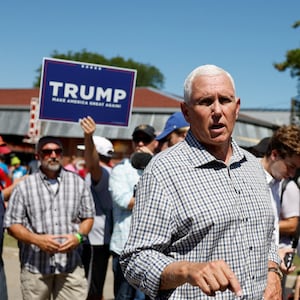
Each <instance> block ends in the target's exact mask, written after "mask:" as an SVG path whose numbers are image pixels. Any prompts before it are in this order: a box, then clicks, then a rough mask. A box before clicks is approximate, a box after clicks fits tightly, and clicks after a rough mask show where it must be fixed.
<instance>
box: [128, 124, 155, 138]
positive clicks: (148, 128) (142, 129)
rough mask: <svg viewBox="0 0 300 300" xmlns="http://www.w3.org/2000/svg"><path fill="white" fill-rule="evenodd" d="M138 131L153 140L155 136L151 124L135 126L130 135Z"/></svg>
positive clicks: (134, 134)
mask: <svg viewBox="0 0 300 300" xmlns="http://www.w3.org/2000/svg"><path fill="white" fill-rule="evenodd" d="M138 133H143V134H146V135H148V136H149V137H150V138H151V139H153V140H154V138H155V137H156V134H155V129H154V128H153V127H152V126H150V125H146V124H142V125H139V126H137V127H135V129H134V131H133V134H132V137H133V138H134V137H135V136H136V135H137V134H138Z"/></svg>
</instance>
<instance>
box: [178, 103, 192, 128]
mask: <svg viewBox="0 0 300 300" xmlns="http://www.w3.org/2000/svg"><path fill="white" fill-rule="evenodd" d="M180 108H181V112H182V114H183V116H184V118H185V120H186V121H187V122H188V123H190V121H189V110H188V107H187V104H186V103H185V102H182V103H180Z"/></svg>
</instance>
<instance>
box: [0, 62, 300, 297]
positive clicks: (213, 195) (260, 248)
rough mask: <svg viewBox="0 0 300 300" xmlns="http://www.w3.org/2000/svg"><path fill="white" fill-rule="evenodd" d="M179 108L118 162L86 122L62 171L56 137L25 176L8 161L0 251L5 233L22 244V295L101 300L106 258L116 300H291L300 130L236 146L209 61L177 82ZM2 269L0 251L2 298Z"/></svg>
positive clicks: (139, 130) (219, 80) (228, 98)
mask: <svg viewBox="0 0 300 300" xmlns="http://www.w3.org/2000/svg"><path fill="white" fill-rule="evenodd" d="M180 108H181V111H179V112H176V113H174V114H172V115H171V116H170V118H169V119H168V120H167V122H166V124H165V127H164V129H163V130H162V132H157V131H156V129H155V124H140V125H138V126H137V127H135V128H134V131H133V132H132V154H131V155H130V156H129V157H128V158H125V159H123V160H121V161H119V162H117V163H116V164H114V165H113V164H112V158H113V157H114V153H115V149H114V145H113V143H112V141H110V140H109V139H107V138H105V137H100V136H97V135H95V131H96V124H95V122H94V120H93V119H92V118H91V117H89V116H86V117H84V118H82V119H81V120H80V125H81V128H82V136H83V141H84V144H83V145H78V149H80V150H82V151H83V156H82V157H72V158H71V160H70V163H69V164H63V155H64V148H63V144H62V142H61V141H60V140H59V139H58V138H56V137H52V136H44V137H41V138H40V140H39V141H38V143H37V145H36V154H35V155H36V160H35V164H34V166H33V165H32V167H31V168H25V167H24V166H22V162H21V160H20V159H19V157H17V156H12V157H11V158H10V165H9V166H7V165H6V164H5V163H4V161H3V160H2V162H0V179H1V207H0V228H1V235H0V250H1V253H2V247H3V245H2V243H3V232H4V230H7V232H8V233H9V234H10V235H12V236H13V237H14V238H16V239H17V240H18V245H19V251H20V266H21V273H20V280H21V292H22V297H23V299H28V300H29V299H30V300H31V299H72V298H74V299H89V300H93V299H97V300H99V299H104V296H105V295H104V293H103V288H104V282H105V278H106V274H107V268H108V265H109V264H108V262H109V259H110V258H111V259H112V271H113V278H114V284H113V293H114V298H115V299H116V300H123V299H128V300H138V299H141V300H143V299H209V298H210V297H215V298H216V299H236V298H238V299H253V300H255V299H275V300H281V299H287V298H285V297H287V295H285V293H284V292H285V279H286V275H287V274H289V273H291V272H293V271H294V270H295V266H293V265H292V264H291V265H289V266H287V263H286V262H285V260H286V257H287V256H288V255H289V257H293V255H295V253H296V252H297V249H296V248H295V247H294V245H295V240H297V241H298V238H299V236H298V235H299V225H298V223H299V216H300V195H299V187H298V186H297V184H296V183H295V180H291V179H292V178H295V176H296V172H297V170H299V169H300V128H299V127H298V126H294V125H289V126H288V125H285V126H282V127H280V128H279V129H278V130H276V131H275V132H274V134H273V135H272V136H271V137H267V138H266V139H264V140H263V141H262V142H261V143H260V144H259V145H257V146H255V147H252V148H249V149H244V148H242V147H240V146H239V145H238V144H237V143H236V142H235V140H234V139H233V138H232V132H233V130H234V126H235V122H236V119H237V117H238V114H239V109H240V98H239V97H238V96H237V95H236V91H235V83H234V79H233V78H232V76H231V75H230V74H229V73H228V72H227V71H225V70H224V69H222V68H220V67H218V66H215V65H203V66H200V67H198V68H196V69H195V70H193V71H192V72H191V73H190V74H189V75H188V76H187V78H186V80H185V83H184V102H182V103H181V104H180ZM262 144H263V147H262ZM1 147H6V145H5V143H2V144H1V145H0V151H1ZM262 148H263V149H262ZM2 150H3V152H4V151H6V153H5V155H7V153H9V152H7V147H6V148H3V149H2ZM250 152H252V153H250ZM299 250H300V249H299ZM299 250H298V251H299ZM4 263H5V262H3V260H2V255H1V256H0V294H1V297H2V295H3V297H2V298H1V299H3V300H6V299H8V296H7V295H8V293H7V287H6V283H5V282H6V280H5V272H4V267H3V264H4ZM299 282H300V280H299ZM297 289H298V287H296V288H295V297H297V296H296V293H297ZM298 293H299V291H298ZM297 295H299V294H297ZM298 297H299V296H298ZM295 299H296V298H295Z"/></svg>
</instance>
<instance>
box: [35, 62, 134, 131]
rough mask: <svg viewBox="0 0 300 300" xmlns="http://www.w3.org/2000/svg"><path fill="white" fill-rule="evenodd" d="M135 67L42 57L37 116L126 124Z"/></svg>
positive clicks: (49, 119)
mask: <svg viewBox="0 0 300 300" xmlns="http://www.w3.org/2000/svg"><path fill="white" fill-rule="evenodd" d="M135 80H136V70H130V69H124V68H118V67H111V66H103V65H96V64H89V63H83V62H75V61H67V60H61V59H53V58H44V59H43V67H42V77H41V87H40V112H39V119H41V120H48V121H63V122H73V123H78V121H79V119H80V118H83V117H86V116H91V117H92V118H93V119H94V120H95V122H96V124H105V125H113V126H124V127H128V124H129V119H130V115H131V109H132V102H133V97H134V88H135Z"/></svg>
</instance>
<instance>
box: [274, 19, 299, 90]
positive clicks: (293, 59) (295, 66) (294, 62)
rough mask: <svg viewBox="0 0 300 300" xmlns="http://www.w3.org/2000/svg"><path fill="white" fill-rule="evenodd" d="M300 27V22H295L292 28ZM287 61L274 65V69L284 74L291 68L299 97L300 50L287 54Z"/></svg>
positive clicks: (290, 51)
mask: <svg viewBox="0 0 300 300" xmlns="http://www.w3.org/2000/svg"><path fill="white" fill-rule="evenodd" d="M299 26H300V21H297V22H295V23H294V24H293V25H292V27H293V28H297V27H299ZM285 56H286V60H285V61H283V62H281V63H274V64H273V65H274V67H275V68H276V69H277V70H278V71H280V72H283V71H285V70H286V69H288V68H290V72H291V76H292V77H297V80H298V84H297V89H298V95H300V48H297V49H293V50H289V51H287V53H286V55H285Z"/></svg>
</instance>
